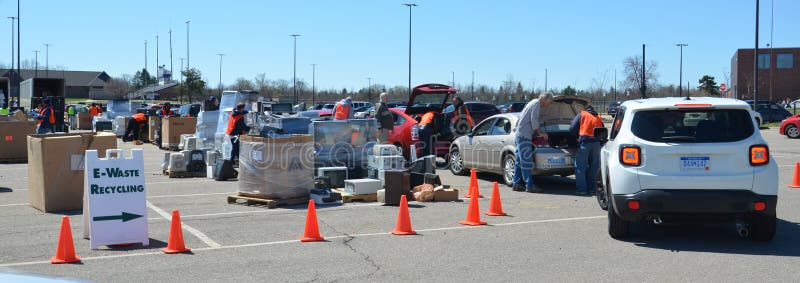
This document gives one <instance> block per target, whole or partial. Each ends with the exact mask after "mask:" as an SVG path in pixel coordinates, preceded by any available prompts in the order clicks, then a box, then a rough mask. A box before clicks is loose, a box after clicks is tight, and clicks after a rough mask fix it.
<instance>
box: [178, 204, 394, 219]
mask: <svg viewBox="0 0 800 283" xmlns="http://www.w3.org/2000/svg"><path fill="white" fill-rule="evenodd" d="M378 205H383V204H382V203H370V204H354V205H342V206H337V207H332V208H352V207H365V206H378ZM318 207H320V209H321V210H324V208H325V207H324V206H323V205H320V206H318ZM271 212H272V213H277V212H286V210H276V209H270V210H263V209H262V210H252V211H231V212H220V213H208V214H195V215H186V216H181V218H187V219H188V218H198V217H208V216H221V215H236V214H257V213H271ZM298 213H306V212H305V211H301V212H298Z"/></svg>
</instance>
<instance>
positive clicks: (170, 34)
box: [169, 28, 173, 82]
mask: <svg viewBox="0 0 800 283" xmlns="http://www.w3.org/2000/svg"><path fill="white" fill-rule="evenodd" d="M172 76H173V73H172V28H170V29H169V81H170V82H172Z"/></svg>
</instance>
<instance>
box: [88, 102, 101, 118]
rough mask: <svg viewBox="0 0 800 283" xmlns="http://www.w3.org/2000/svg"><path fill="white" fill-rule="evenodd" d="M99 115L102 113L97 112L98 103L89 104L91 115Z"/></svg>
mask: <svg viewBox="0 0 800 283" xmlns="http://www.w3.org/2000/svg"><path fill="white" fill-rule="evenodd" d="M97 115H100V113H97V103H92V104H90V105H89V116H92V117H94V116H97Z"/></svg>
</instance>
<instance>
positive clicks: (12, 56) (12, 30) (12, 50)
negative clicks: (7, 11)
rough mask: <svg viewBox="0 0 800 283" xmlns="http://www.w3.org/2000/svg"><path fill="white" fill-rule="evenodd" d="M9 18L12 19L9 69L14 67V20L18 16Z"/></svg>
mask: <svg viewBox="0 0 800 283" xmlns="http://www.w3.org/2000/svg"><path fill="white" fill-rule="evenodd" d="M8 19H10V20H11V68H9V69H14V20H16V19H17V17H8Z"/></svg>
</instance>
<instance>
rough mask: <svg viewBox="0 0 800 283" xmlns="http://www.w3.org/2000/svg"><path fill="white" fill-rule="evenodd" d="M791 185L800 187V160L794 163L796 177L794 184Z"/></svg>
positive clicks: (793, 180)
mask: <svg viewBox="0 0 800 283" xmlns="http://www.w3.org/2000/svg"><path fill="white" fill-rule="evenodd" d="M789 187H790V188H800V162H797V163H795V164H794V178H792V184H791V185H789Z"/></svg>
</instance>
